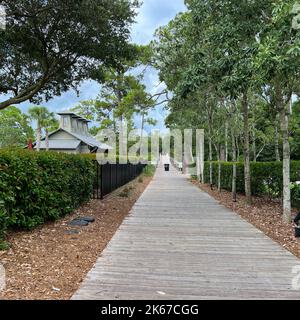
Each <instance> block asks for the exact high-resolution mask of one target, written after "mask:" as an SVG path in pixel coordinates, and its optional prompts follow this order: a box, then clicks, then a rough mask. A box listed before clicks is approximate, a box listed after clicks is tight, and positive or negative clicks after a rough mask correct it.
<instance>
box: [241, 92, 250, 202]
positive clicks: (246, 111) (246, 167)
mask: <svg viewBox="0 0 300 320" xmlns="http://www.w3.org/2000/svg"><path fill="white" fill-rule="evenodd" d="M242 104H243V118H244V175H245V194H246V201H247V204H249V205H250V204H251V202H252V197H251V173H250V152H249V149H250V146H249V108H248V96H247V93H246V92H245V93H244V94H243V100H242Z"/></svg>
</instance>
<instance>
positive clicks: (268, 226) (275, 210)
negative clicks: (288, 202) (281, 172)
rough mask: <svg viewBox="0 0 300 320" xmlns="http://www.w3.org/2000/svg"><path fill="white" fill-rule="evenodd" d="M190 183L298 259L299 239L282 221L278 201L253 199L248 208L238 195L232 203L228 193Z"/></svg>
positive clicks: (288, 225) (289, 225) (194, 182)
mask: <svg viewBox="0 0 300 320" xmlns="http://www.w3.org/2000/svg"><path fill="white" fill-rule="evenodd" d="M192 183H193V184H195V185H197V186H198V187H199V188H200V189H201V190H203V191H205V192H207V193H208V194H209V195H211V196H212V197H213V198H215V199H216V200H217V201H219V203H220V204H222V205H224V206H225V207H227V208H229V209H232V210H233V211H234V212H236V213H237V214H239V215H240V216H241V217H242V218H243V219H245V220H246V221H248V222H250V223H251V224H252V225H254V226H255V227H256V228H258V229H259V230H261V231H262V232H264V233H265V234H266V235H267V236H268V237H270V238H271V239H273V240H275V241H276V242H277V243H279V244H280V245H281V246H282V247H284V248H285V249H287V250H289V251H290V252H291V253H292V254H294V255H295V256H296V257H298V258H300V239H299V238H295V231H294V224H293V223H290V224H289V223H284V222H283V221H282V207H281V203H280V201H279V200H272V199H268V198H262V197H253V203H252V205H251V206H250V205H248V204H247V203H246V197H245V196H244V195H241V194H238V197H237V202H236V203H233V202H232V196H231V192H229V191H226V190H222V191H221V192H219V191H218V190H217V189H216V188H214V190H211V188H210V186H209V185H206V184H201V183H199V182H198V181H195V180H193V181H192ZM295 215H296V210H293V218H294V216H295Z"/></svg>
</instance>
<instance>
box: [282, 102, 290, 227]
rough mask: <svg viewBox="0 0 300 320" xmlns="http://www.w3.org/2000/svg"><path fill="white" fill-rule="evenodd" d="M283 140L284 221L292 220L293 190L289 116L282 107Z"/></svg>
mask: <svg viewBox="0 0 300 320" xmlns="http://www.w3.org/2000/svg"><path fill="white" fill-rule="evenodd" d="M280 118H281V130H282V142H283V221H284V222H287V223H289V222H290V221H291V190H290V144H289V131H288V128H289V116H288V114H287V112H286V110H285V108H282V110H281V112H280Z"/></svg>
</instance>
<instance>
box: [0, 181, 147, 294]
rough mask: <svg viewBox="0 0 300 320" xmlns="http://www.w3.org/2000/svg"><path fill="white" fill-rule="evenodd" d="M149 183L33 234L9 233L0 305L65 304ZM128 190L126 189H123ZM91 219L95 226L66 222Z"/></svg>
mask: <svg viewBox="0 0 300 320" xmlns="http://www.w3.org/2000/svg"><path fill="white" fill-rule="evenodd" d="M150 180H151V178H149V177H144V178H143V183H140V182H138V181H137V180H135V181H134V182H132V183H131V184H130V185H131V186H132V187H133V189H132V192H131V193H130V195H129V197H127V198H123V197H119V196H118V195H117V194H112V195H110V196H109V197H108V198H106V199H104V200H102V201H101V200H92V201H90V202H89V203H87V204H86V205H84V206H82V207H81V208H80V209H79V210H77V211H75V212H74V214H71V215H69V216H67V217H65V218H64V219H61V220H58V221H56V222H54V223H47V224H45V225H43V226H41V227H40V228H37V229H35V230H33V231H31V232H28V231H26V232H25V231H22V232H10V234H9V235H8V239H7V240H8V241H9V242H10V244H11V249H10V250H9V251H5V252H4V251H2V252H1V251H0V263H2V264H3V265H4V267H5V269H6V275H7V283H6V290H5V291H4V292H2V293H1V292H0V300H1V299H26V300H28V299H31V300H37V299H41V300H56V299H57V300H62V299H69V298H70V297H71V296H72V295H73V294H74V292H75V291H76V290H77V289H78V288H79V286H80V283H81V282H82V280H83V279H84V278H85V276H86V274H87V273H88V272H89V271H90V269H91V268H92V267H93V265H94V264H95V262H96V260H97V258H98V257H99V256H100V255H101V252H102V251H103V249H104V248H105V247H106V245H107V244H108V242H109V241H110V240H111V238H112V237H113V235H114V234H115V232H116V231H117V229H118V228H119V226H120V224H121V223H122V221H123V219H124V218H125V217H126V216H127V215H128V214H129V212H130V210H131V208H132V206H133V204H134V203H135V202H136V200H137V199H138V198H139V196H140V195H141V193H142V192H143V191H144V189H145V188H146V186H147V185H148V183H149V182H150ZM127 187H128V186H127ZM78 217H92V218H94V219H95V222H94V223H90V224H89V225H88V226H86V227H76V230H77V229H78V230H80V233H77V232H75V231H74V230H75V229H74V226H73V227H72V226H69V225H68V224H69V222H70V221H72V220H74V219H76V218H78Z"/></svg>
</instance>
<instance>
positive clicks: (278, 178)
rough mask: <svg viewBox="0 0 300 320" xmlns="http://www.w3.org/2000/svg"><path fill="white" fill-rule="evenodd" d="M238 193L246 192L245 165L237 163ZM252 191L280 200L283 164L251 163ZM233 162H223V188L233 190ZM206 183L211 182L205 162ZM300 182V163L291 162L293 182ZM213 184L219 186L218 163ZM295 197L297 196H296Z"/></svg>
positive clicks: (207, 163)
mask: <svg viewBox="0 0 300 320" xmlns="http://www.w3.org/2000/svg"><path fill="white" fill-rule="evenodd" d="M236 166H237V181H236V184H237V192H240V193H244V192H245V186H244V184H245V181H244V164H243V163H240V162H239V163H237V164H236ZM250 170H251V190H252V194H253V195H258V196H265V195H267V196H269V197H272V198H278V197H280V196H281V194H282V185H283V178H282V162H279V161H277V162H251V164H250ZM232 171H233V163H232V162H221V188H222V189H225V190H228V191H231V189H232ZM204 178H205V181H206V182H208V181H209V162H205V167H204ZM298 180H300V161H291V181H298ZM213 184H214V185H217V184H218V162H213ZM296 194H297V193H296V192H292V200H293V201H296ZM294 195H295V196H294Z"/></svg>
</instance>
